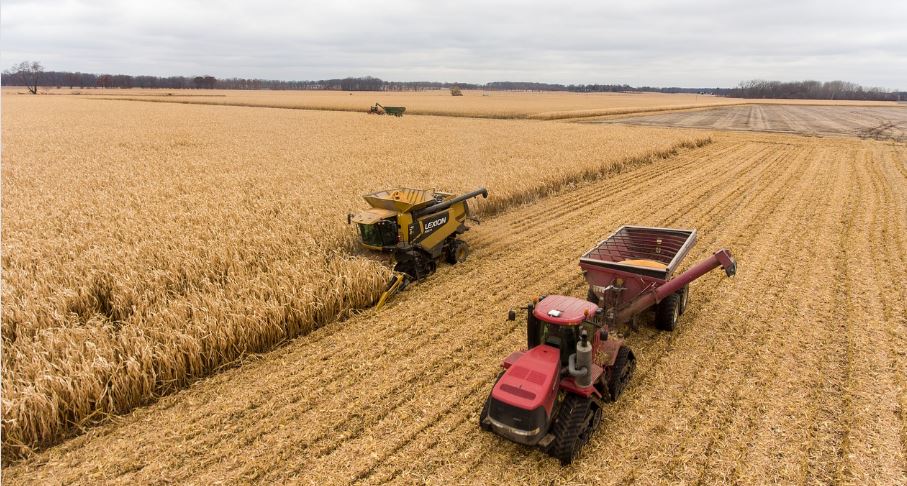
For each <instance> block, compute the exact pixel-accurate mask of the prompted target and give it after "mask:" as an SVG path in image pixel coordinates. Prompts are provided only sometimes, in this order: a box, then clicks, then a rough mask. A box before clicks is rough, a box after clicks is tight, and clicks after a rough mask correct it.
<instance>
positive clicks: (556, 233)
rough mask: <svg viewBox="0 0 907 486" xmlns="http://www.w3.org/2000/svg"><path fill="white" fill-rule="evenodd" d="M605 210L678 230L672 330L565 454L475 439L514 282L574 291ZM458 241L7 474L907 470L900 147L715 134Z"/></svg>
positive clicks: (498, 475)
mask: <svg viewBox="0 0 907 486" xmlns="http://www.w3.org/2000/svg"><path fill="white" fill-rule="evenodd" d="M624 223H637V224H646V225H664V226H679V227H696V228H698V230H699V232H700V240H699V243H698V244H697V246H696V247H695V249H694V251H693V253H692V254H691V255H690V258H689V260H688V263H692V262H693V261H695V260H696V259H697V258H701V257H703V256H705V255H707V254H709V253H710V252H711V251H712V250H714V249H716V248H717V247H718V246H727V247H728V248H730V249H732V250H733V252H734V253H735V255H736V256H737V259H738V262H739V271H738V275H737V277H736V278H735V279H733V280H728V279H725V278H722V277H721V276H720V275H719V273H718V272H713V274H710V275H709V276H708V277H706V278H704V279H702V280H699V281H697V282H695V283H694V284H693V285H692V298H691V303H690V308H689V310H688V311H687V313H686V314H684V316H683V317H682V319H681V323H680V327H679V329H678V331H676V332H675V333H673V334H667V333H662V332H657V331H655V330H653V329H651V328H648V327H643V328H639V329H638V330H636V331H632V330H630V329H625V330H624V332H625V333H626V334H627V337H628V339H629V343H630V345H631V346H633V348H634V350H635V352H636V355H637V356H638V358H639V367H638V369H637V372H636V375H635V377H634V379H633V381H632V382H631V386H630V388H629V389H628V391H627V392H626V393H625V395H624V396H623V397H622V398H621V400H620V401H619V402H617V403H615V404H613V405H611V406H608V407H607V409H606V410H605V420H604V422H603V424H602V427H601V428H600V430H599V432H598V433H597V434H596V435H595V436H594V437H593V439H592V441H591V442H590V444H589V445H588V446H587V447H586V448H585V449H584V450H583V452H582V455H581V456H580V457H579V459H578V460H577V461H575V462H574V464H573V465H572V466H570V467H567V468H562V467H561V466H559V464H558V463H557V461H555V460H553V459H550V458H548V457H547V456H544V455H543V454H541V453H539V452H537V451H533V450H530V449H527V448H524V447H521V446H517V445H514V444H511V443H509V442H507V441H505V440H503V439H501V438H499V437H497V436H493V435H490V434H487V433H484V432H481V431H480V430H479V428H478V425H477V417H478V413H479V409H480V406H481V403H482V401H483V400H484V398H485V396H486V394H487V393H488V391H489V388H490V385H491V382H492V380H493V378H494V376H495V374H496V370H497V366H498V362H499V360H500V359H502V358H503V357H504V356H506V354H507V353H509V352H510V351H512V350H515V349H518V348H519V347H520V345H521V343H523V341H524V336H523V329H522V328H521V326H520V325H519V324H518V323H516V324H514V323H509V322H507V321H505V319H504V317H505V315H506V311H507V309H508V308H509V307H511V306H516V305H521V304H523V303H525V302H526V300H527V299H529V298H530V297H531V296H533V295H538V294H540V293H550V292H563V293H569V294H573V295H578V296H579V295H584V293H585V290H584V285H583V280H582V278H581V276H580V272H579V269H578V267H577V264H576V263H577V258H578V255H580V254H581V253H582V252H583V251H584V250H585V249H586V248H587V247H589V246H590V245H591V244H593V243H594V242H596V241H598V240H599V239H600V238H601V237H602V236H604V235H605V234H607V233H608V232H609V231H610V230H612V229H613V228H615V227H617V226H619V225H620V224H624ZM467 239H468V240H469V242H470V244H471V245H472V248H473V250H474V253H473V255H472V257H471V258H470V260H469V261H468V262H466V263H465V264H464V265H462V266H458V267H455V268H453V267H447V266H445V267H442V269H441V270H439V272H438V273H437V274H436V275H434V276H433V277H431V278H429V279H428V280H427V281H425V282H423V283H421V284H419V285H418V286H415V287H413V288H411V289H410V290H408V291H407V292H405V293H404V294H402V295H401V296H399V298H397V299H396V300H395V301H393V303H392V304H391V305H389V306H388V307H387V308H385V309H384V310H382V311H381V312H379V313H376V312H374V311H371V310H369V311H365V312H363V313H362V314H360V315H358V316H355V317H353V318H351V319H349V320H347V321H346V322H340V323H336V324H331V325H329V326H327V327H324V328H322V329H320V330H318V331H315V332H314V333H312V334H310V335H309V336H307V337H305V338H302V339H298V340H296V341H294V342H292V343H290V344H289V345H287V346H285V347H283V348H281V349H279V350H278V351H275V352H273V353H269V354H267V355H263V356H261V357H260V358H258V359H249V360H247V362H246V363H245V364H244V365H243V366H242V367H241V368H238V369H232V370H229V371H226V372H224V373H222V374H219V375H217V376H215V377H213V378H211V379H208V380H205V381H202V382H198V383H196V384H195V385H194V386H192V387H191V388H189V389H187V390H184V391H182V392H180V393H177V394H175V395H172V396H169V397H166V398H164V399H162V400H161V401H160V402H158V403H156V404H154V405H151V406H149V407H146V408H143V409H139V410H137V411H135V412H133V413H132V414H130V415H128V416H125V417H122V418H119V419H116V420H115V421H114V422H113V423H110V424H108V425H106V426H103V427H100V428H96V429H93V430H91V431H89V432H88V433H87V434H85V435H83V436H81V437H79V438H76V439H74V440H71V441H69V442H66V443H64V444H62V445H61V446H58V447H55V448H53V449H50V450H48V451H46V452H43V453H40V454H38V455H36V456H34V457H33V458H31V459H29V460H28V461H26V462H23V463H20V464H18V465H15V466H13V467H9V468H6V469H5V470H4V480H5V482H7V483H9V484H22V483H29V482H40V483H55V482H64V483H67V482H83V483H94V482H97V481H100V480H107V481H116V482H120V483H125V484H130V483H133V484H134V483H137V482H138V483H158V482H177V483H183V482H192V483H198V484H209V483H213V482H215V481H221V480H223V481H228V482H252V481H255V482H282V481H287V480H298V481H301V482H304V483H309V484H344V483H350V482H363V483H369V484H380V483H387V482H394V483H400V484H413V483H423V482H424V483H434V484H451V483H455V482H467V483H470V482H473V483H486V484H487V483H511V484H513V483H523V484H548V483H555V484H570V483H577V482H579V483H586V484H591V483H594V484H625V483H629V482H638V483H642V484H651V483H704V484H716V483H738V484H754V483H762V484H765V483H819V484H828V483H847V484H903V483H905V482H907V376H905V370H907V354H905V351H904V350H905V349H907V287H905V286H904V285H903V282H904V281H907V147H905V146H904V145H902V144H893V143H890V142H878V141H873V140H857V139H812V138H803V137H795V136H784V135H760V134H738V133H722V134H719V135H717V136H716V138H715V143H712V144H710V145H708V146H705V147H702V148H699V149H695V150H690V151H687V152H684V153H682V154H681V155H679V156H677V157H674V158H671V159H667V160H662V161H660V162H658V163H654V164H649V165H645V166H642V167H640V168H638V169H636V170H633V171H630V172H626V173H623V174H620V175H618V176H615V177H613V178H610V179H607V180H603V181H601V182H597V183H594V184H591V185H585V186H582V187H578V188H577V189H576V190H573V191H570V192H566V193H563V194H561V195H558V196H555V197H551V198H548V199H544V200H542V201H540V202H538V203H536V204H533V205H529V206H524V207H521V208H517V209H514V210H511V211H508V212H505V213H503V214H501V215H499V216H497V217H495V218H493V219H491V220H488V221H486V222H485V223H483V224H482V225H480V226H477V227H476V228H475V229H474V230H473V231H471V232H470V233H469V234H468V235H467Z"/></svg>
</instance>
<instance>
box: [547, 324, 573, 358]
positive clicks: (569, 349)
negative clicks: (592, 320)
mask: <svg viewBox="0 0 907 486" xmlns="http://www.w3.org/2000/svg"><path fill="white" fill-rule="evenodd" d="M539 326H541V339H540V340H539V341H540V344H547V345H549V346H553V347H555V348H558V349H560V350H561V362H562V363H563V364H566V363H567V359H568V358H569V357H570V354H572V353H573V352H574V351H575V350H576V340H577V329H578V328H577V327H576V326H561V325H558V324H551V323H548V322H543V321H539Z"/></svg>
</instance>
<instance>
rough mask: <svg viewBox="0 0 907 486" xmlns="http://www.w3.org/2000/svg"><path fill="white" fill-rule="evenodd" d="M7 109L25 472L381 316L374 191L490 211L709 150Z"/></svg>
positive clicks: (11, 282) (585, 139)
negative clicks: (357, 216)
mask: <svg viewBox="0 0 907 486" xmlns="http://www.w3.org/2000/svg"><path fill="white" fill-rule="evenodd" d="M3 110H4V112H3V116H4V123H3V140H4V150H3V188H4V193H3V320H2V322H3V328H2V331H3V332H2V336H3V348H4V349H3V351H4V353H3V370H4V374H3V409H4V417H3V439H4V442H3V450H4V452H5V453H6V455H7V457H15V456H17V455H21V454H23V453H27V452H28V450H29V449H31V448H34V447H35V446H42V445H47V444H50V443H53V442H55V441H57V440H59V439H60V438H62V437H64V436H66V435H67V434H70V433H72V432H74V431H78V430H80V429H82V428H84V427H85V426H87V425H89V424H91V423H92V422H96V421H97V420H99V419H103V418H105V417H107V416H108V415H109V414H111V413H121V412H125V411H128V410H130V409H132V408H133V407H135V406H137V405H140V404H142V403H146V402H148V401H149V400H151V399H152V398H154V397H155V396H158V395H160V394H162V393H167V392H170V391H173V390H177V389H179V388H182V387H183V386H185V385H186V384H187V383H188V382H189V381H190V380H191V379H192V378H195V377H200V376H205V375H207V374H209V373H211V372H212V371H214V370H217V369H219V368H221V367H222V366H224V365H226V364H228V363H231V362H233V361H234V360H236V359H237V358H239V357H240V356H242V355H243V354H245V353H249V352H259V351H264V350H267V349H270V348H271V347H273V346H274V345H276V344H278V343H280V342H283V341H285V340H286V339H288V338H291V337H294V336H298V335H300V334H305V333H306V332H308V331H310V330H311V329H313V328H314V327H317V326H319V325H321V324H323V323H326V322H331V321H333V320H335V319H336V318H338V317H340V316H344V315H347V314H348V313H349V312H350V311H351V310H354V309H359V308H363V307H366V306H368V305H370V304H371V303H372V302H374V301H375V299H376V298H377V296H378V295H379V294H380V293H381V291H382V290H383V286H384V283H385V282H386V281H387V279H388V276H389V270H388V267H387V266H386V265H385V264H383V263H382V262H380V261H378V260H376V259H369V258H364V257H362V256H359V255H358V253H357V252H355V251H351V250H353V248H354V245H353V238H355V236H356V233H355V231H354V230H353V229H352V228H350V227H348V226H346V224H345V215H346V213H347V212H348V211H349V210H352V209H354V208H358V207H362V206H363V205H364V202H363V201H362V200H361V198H360V195H361V194H364V193H366V192H370V191H373V190H375V188H376V187H391V186H395V185H400V184H402V185H407V186H415V187H422V186H427V187H432V186H434V187H437V188H439V189H440V188H444V189H448V190H452V191H463V190H469V189H472V188H474V187H477V186H479V185H486V186H487V187H488V189H489V190H490V191H491V193H492V197H490V198H489V199H487V200H483V201H481V202H480V206H479V208H478V209H479V210H480V211H481V212H482V213H484V214H492V213H494V212H496V211H499V210H501V209H503V208H506V207H510V206H513V205H516V204H521V203H525V202H529V201H532V200H534V199H537V198H538V197H540V196H544V195H545V194H547V193H550V192H554V191H557V190H559V189H562V188H564V187H565V186H569V185H571V184H576V183H577V182H581V181H583V180H589V179H594V178H597V177H602V176H606V175H608V174H610V173H615V172H620V171H622V170H627V169H630V168H632V167H634V166H636V165H640V164H645V163H649V162H652V161H654V160H656V159H658V158H659V157H665V156H669V155H671V154H672V153H674V152H675V151H676V150H678V149H682V148H683V147H684V146H695V145H696V144H699V143H702V141H707V140H708V137H707V135H706V134H703V133H698V132H697V133H689V132H681V131H676V130H675V131H670V130H665V129H642V130H640V129H634V128H626V127H615V128H613V129H605V130H603V129H601V128H600V127H593V126H588V127H575V126H571V125H566V124H542V123H539V122H531V121H496V120H467V119H453V118H431V117H418V118H402V119H396V118H388V117H370V116H367V115H365V114H353V113H325V112H306V111H295V110H274V109H249V108H239V107H210V106H189V105H169V104H167V105H165V104H137V103H129V102H123V101H86V100H84V99H79V98H74V97H51V96H47V97H25V96H22V97H15V96H13V97H8V98H7V99H5V100H4V104H3ZM84 120H91V122H90V123H84Z"/></svg>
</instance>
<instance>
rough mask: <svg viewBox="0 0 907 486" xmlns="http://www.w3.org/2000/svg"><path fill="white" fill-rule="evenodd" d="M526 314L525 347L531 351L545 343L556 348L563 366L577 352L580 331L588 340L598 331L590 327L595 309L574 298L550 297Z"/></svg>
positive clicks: (531, 307)
mask: <svg viewBox="0 0 907 486" xmlns="http://www.w3.org/2000/svg"><path fill="white" fill-rule="evenodd" d="M527 311H528V312H527V314H528V316H527V319H526V337H527V343H526V345H527V347H528V348H529V349H532V348H534V347H536V346H539V345H543V344H544V345H548V346H551V347H553V348H557V349H558V350H560V355H561V364H562V365H563V366H566V365H567V360H568V359H569V357H570V354H572V353H573V352H574V351H575V350H576V343H577V341H579V339H580V334H581V332H582V331H583V330H585V331H586V335H587V336H588V337H589V338H590V339H591V338H593V337H594V336H595V333H596V331H597V330H598V326H597V325H595V324H593V322H595V319H598V312H599V308H598V306H596V305H595V304H593V303H590V302H588V301H585V300H582V299H577V298H575V297H566V296H563V295H549V296H546V297H544V298H543V299H541V300H540V301H539V302H538V303H536V304H531V305H530V306H529V307H527Z"/></svg>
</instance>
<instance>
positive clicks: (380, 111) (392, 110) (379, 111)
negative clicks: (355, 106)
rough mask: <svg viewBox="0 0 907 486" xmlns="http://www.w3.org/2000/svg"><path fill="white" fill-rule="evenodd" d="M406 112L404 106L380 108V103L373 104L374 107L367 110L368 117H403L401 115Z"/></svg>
mask: <svg viewBox="0 0 907 486" xmlns="http://www.w3.org/2000/svg"><path fill="white" fill-rule="evenodd" d="M404 112H406V107H405V106H382V105H381V103H375V105H374V106H372V107H370V108H369V109H368V112H367V113H368V114H369V115H394V116H403V113H404Z"/></svg>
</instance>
